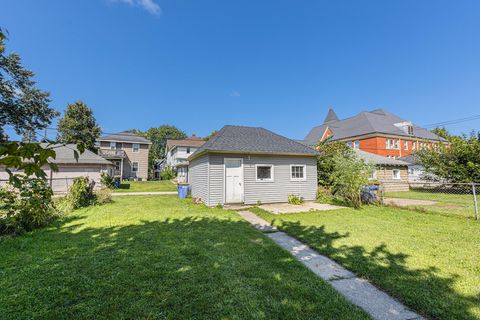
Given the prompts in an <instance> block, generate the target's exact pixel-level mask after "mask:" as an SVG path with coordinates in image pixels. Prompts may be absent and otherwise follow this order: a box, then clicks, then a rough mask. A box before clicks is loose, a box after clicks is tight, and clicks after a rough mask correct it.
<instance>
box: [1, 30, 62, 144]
mask: <svg viewBox="0 0 480 320" xmlns="http://www.w3.org/2000/svg"><path fill="white" fill-rule="evenodd" d="M6 40H7V37H6V33H5V32H4V31H3V30H2V29H0V140H4V138H5V132H4V128H5V126H7V125H8V126H11V127H12V128H13V129H14V130H15V132H16V133H17V134H18V135H23V134H24V133H25V132H28V131H36V130H38V129H44V128H46V127H47V126H48V125H49V124H50V123H51V121H52V119H53V118H55V117H56V116H57V115H58V112H57V111H55V110H54V109H52V108H50V107H49V103H50V99H49V93H48V92H44V91H41V90H40V89H37V88H36V87H35V81H34V80H33V79H32V78H33V76H34V74H33V72H32V71H30V70H27V69H25V68H24V67H23V66H22V64H21V59H20V56H19V55H18V54H16V53H10V54H6V52H5V42H6Z"/></svg>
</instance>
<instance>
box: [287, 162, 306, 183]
mask: <svg viewBox="0 0 480 320" xmlns="http://www.w3.org/2000/svg"><path fill="white" fill-rule="evenodd" d="M290 179H291V180H305V166H304V165H291V166H290Z"/></svg>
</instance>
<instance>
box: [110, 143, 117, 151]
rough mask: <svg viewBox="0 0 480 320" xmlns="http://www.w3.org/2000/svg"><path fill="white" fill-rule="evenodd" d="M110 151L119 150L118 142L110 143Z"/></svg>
mask: <svg viewBox="0 0 480 320" xmlns="http://www.w3.org/2000/svg"><path fill="white" fill-rule="evenodd" d="M110 150H117V143H116V142H110Z"/></svg>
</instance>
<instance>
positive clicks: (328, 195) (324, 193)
mask: <svg viewBox="0 0 480 320" xmlns="http://www.w3.org/2000/svg"><path fill="white" fill-rule="evenodd" d="M317 201H318V202H320V203H335V202H336V199H335V197H334V196H333V195H332V192H331V191H330V190H329V189H328V188H325V187H321V186H319V187H318V189H317Z"/></svg>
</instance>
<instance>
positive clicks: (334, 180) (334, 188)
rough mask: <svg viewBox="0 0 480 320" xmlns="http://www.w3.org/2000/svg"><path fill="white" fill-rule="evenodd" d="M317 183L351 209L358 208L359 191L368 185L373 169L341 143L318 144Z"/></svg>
mask: <svg viewBox="0 0 480 320" xmlns="http://www.w3.org/2000/svg"><path fill="white" fill-rule="evenodd" d="M317 150H318V151H319V155H318V156H317V172H318V183H319V185H320V186H322V187H324V188H326V189H328V190H330V192H331V193H332V194H333V195H334V196H336V197H339V198H341V199H342V200H343V201H344V202H346V203H347V204H349V205H351V206H352V207H355V208H359V207H360V206H361V205H362V202H361V190H362V188H363V187H364V186H365V185H366V184H367V183H368V176H369V174H370V172H371V171H372V170H373V167H372V166H371V165H369V164H367V163H365V161H363V160H362V159H360V158H358V156H357V155H356V153H355V152H354V151H353V150H352V149H351V148H350V147H349V146H347V145H346V144H345V143H343V142H338V141H337V142H329V141H326V142H320V143H319V144H318V145H317Z"/></svg>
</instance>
